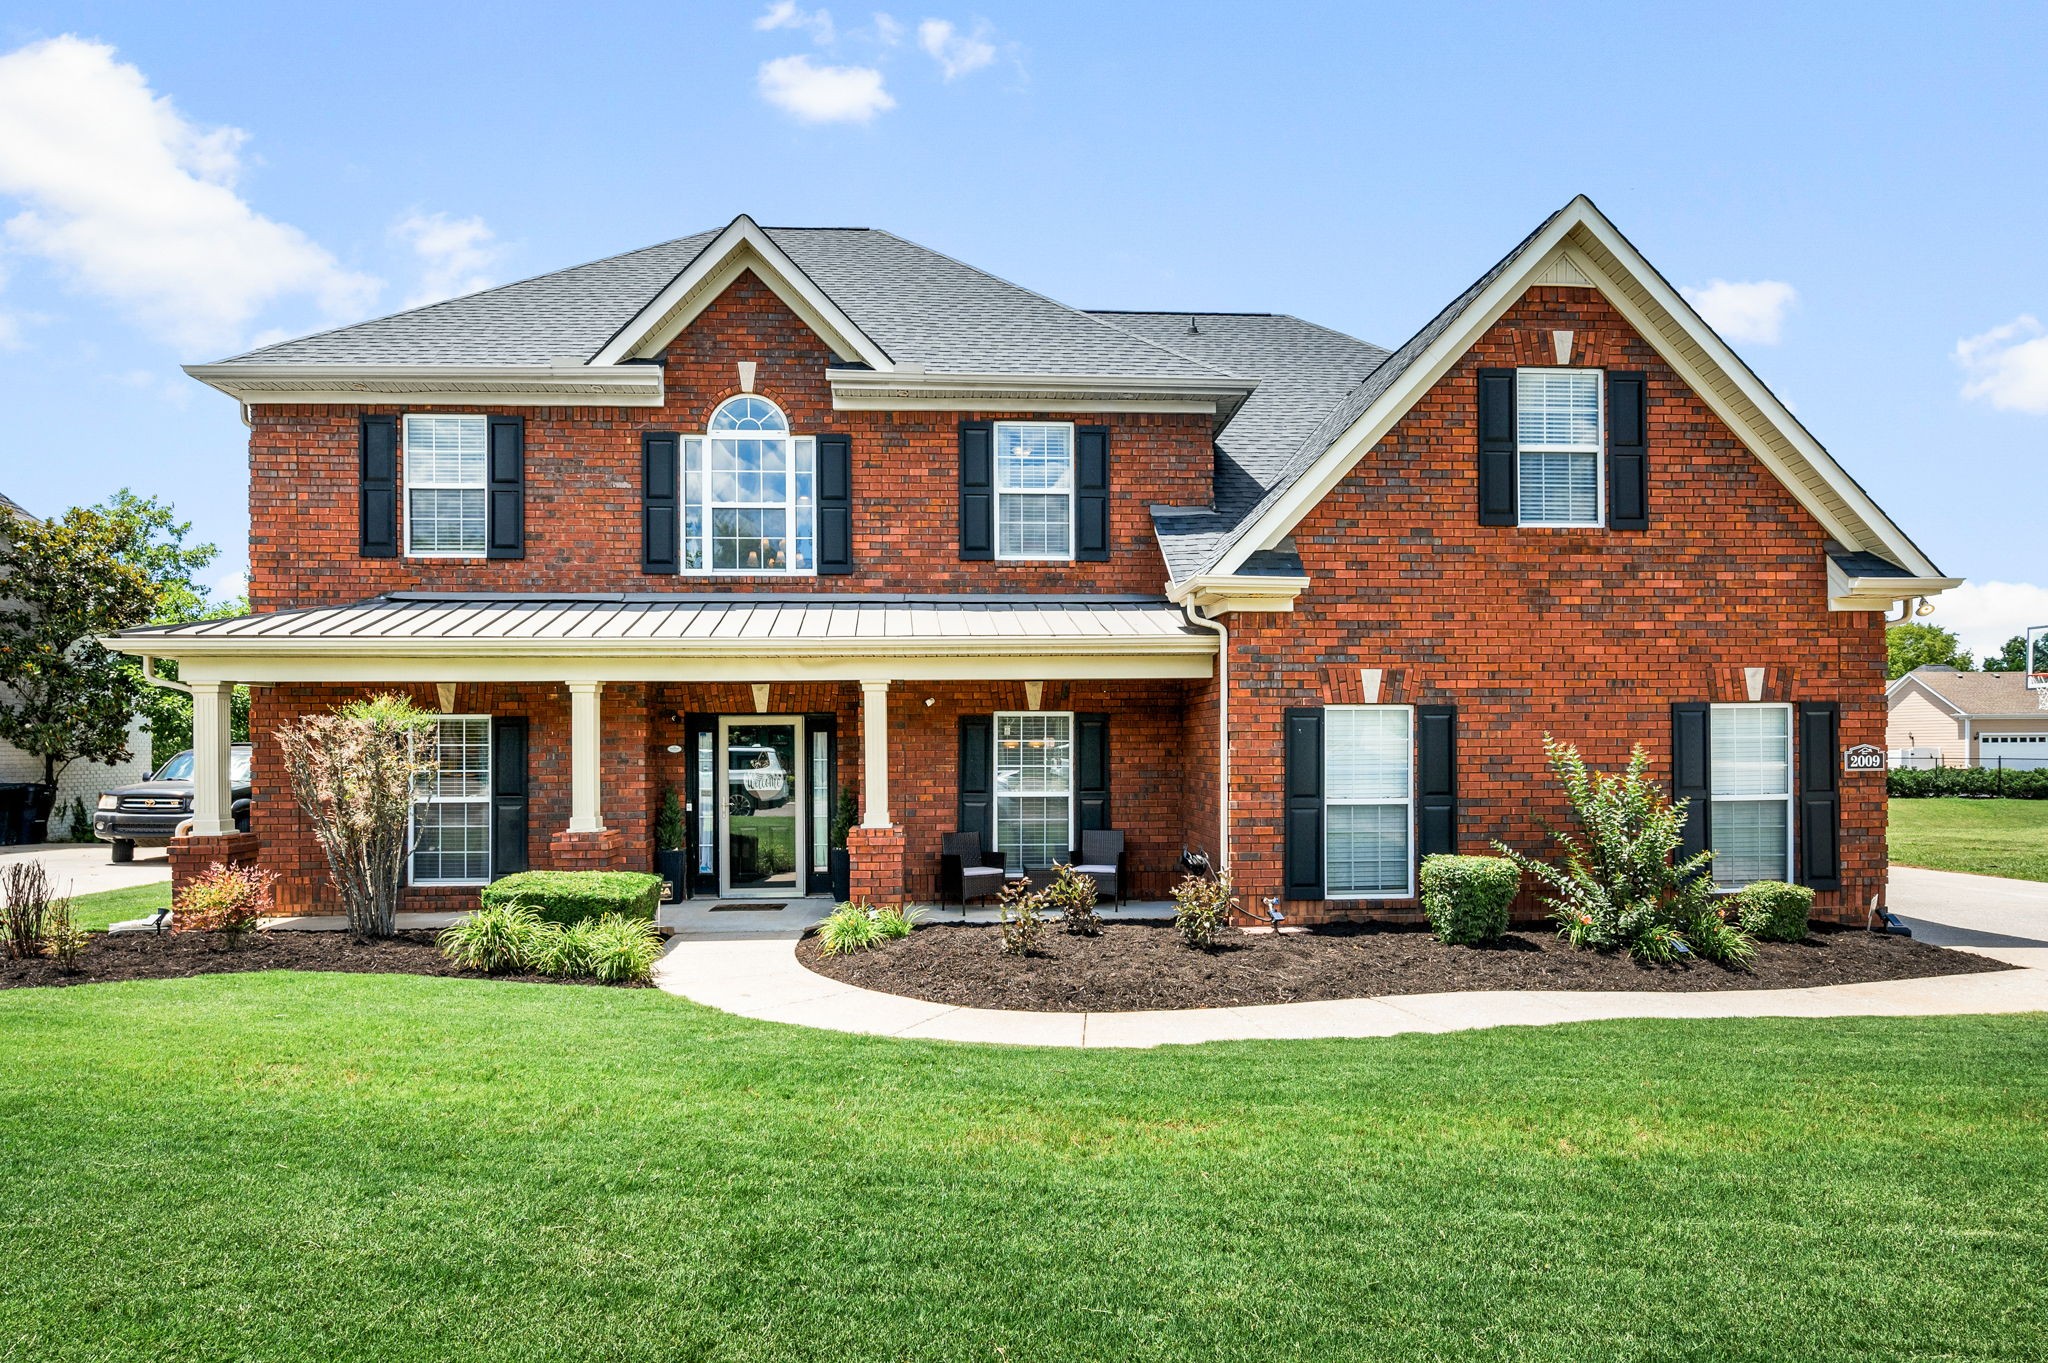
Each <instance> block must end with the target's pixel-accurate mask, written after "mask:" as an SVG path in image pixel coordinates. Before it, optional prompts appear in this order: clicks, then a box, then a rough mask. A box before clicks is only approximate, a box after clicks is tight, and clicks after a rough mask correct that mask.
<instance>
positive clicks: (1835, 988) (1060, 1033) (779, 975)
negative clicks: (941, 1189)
mask: <svg viewBox="0 0 2048 1363" xmlns="http://www.w3.org/2000/svg"><path fill="white" fill-rule="evenodd" d="M1890 903H1891V908H1892V910H1893V911H1894V912H1895V913H1897V914H1899V915H1900V916H1901V917H1903V918H1905V919H1907V920H1908V921H1909V922H1911V923H1912V924H1913V925H1914V931H1915V935H1916V936H1919V937H1922V938H1924V939H1925V940H1927V941H1929V942H1934V943H1936V944H1937V945H1943V946H1954V947H1956V948H1957V949H1959V950H1963V951H1971V952H1975V953H1977V954H1979V955H1984V956H1989V957H1992V958H1993V959H1995V960H2001V961H2006V962H2009V963H2011V964H2013V965H2017V966H2021V967H2024V968H2023V969H2019V970H2009V971H2000V972H1997V973H1995V974H1988V975H1951V976H1945V977H1941V978H1936V979H1925V980H1886V981H1881V982H1878V983H1873V984H1838V985H1827V986H1823V987H1820V988H1815V989H1755V990H1728V991H1720V992H1715V993H1699V994H1643V993H1627V992H1621V991H1590V990H1586V991H1568V990H1514V991H1473V992H1467V993H1452V994H1404V995H1398V996H1391V997H1384V998H1374V999H1340V1000H1333V1001H1330V1002H1323V1003H1278V1004H1266V1005H1261V1006H1258V1007H1251V1008H1202V1009H1180V1010H1172V1011H1155V1012H1136V1013H1027V1012H1017V1011H1010V1010H1003V1009H992V1008H956V1007H953V1006H951V1005H949V1004H942V1003H927V1002H924V1001H923V1000H919V999H907V998H903V997H900V996H898V995H894V994H880V993H876V992H874V991H873V990H868V989H857V988H855V987H853V986H852V985H847V984H841V983H840V982H839V981H837V980H831V979H827V978H826V977H824V976H823V975H818V974H815V973H813V972H811V971H809V970H806V969H805V968H804V967H803V966H801V965H799V964H798V963H797V959H796V940H797V938H798V937H799V936H800V935H801V931H800V930H784V931H782V932H780V933H777V934H773V935H770V934H765V933H754V934H749V935H747V936H744V937H740V936H723V935H721V936H712V937H698V936H691V935H687V934H685V935H681V936H678V937H677V938H676V939H675V941H674V942H673V943H672V944H671V946H670V948H669V950H668V953H667V955H665V956H664V957H663V958H662V960H661V962H660V964H659V965H657V966H656V967H655V983H656V984H657V985H659V986H660V987H661V988H662V989H664V990H666V991H668V992H669V993H671V994H677V995H681V996H682V997H684V998H688V999H692V1000H694V1001H696V1002H698V1003H702V1004H706V1005H709V1006H710V1007H713V1008H720V1009H723V1010H725V1011H726V1012H728V1013H736V1014H738V1015H740V1016H741V1017H750V1018H759V1019H762V1020H764V1021H768V1022H786V1023H794V1024H796V1025H799V1026H805V1027H820V1028H826V1029H829V1030H833V1031H841V1032H863V1033H869V1034H874V1035H884V1036H904V1037H923V1038H927V1039H931V1040H940V1041H980V1042H999V1043H1003V1044H1008V1045H1019V1046H1124V1047H1129V1046H1162V1045H1176V1044H1191V1043H1196V1042H1204V1041H1255V1040H1264V1039H1279V1038H1307V1037H1363V1036H1393V1035H1395V1034H1397V1033H1401V1032H1450V1031H1460V1030H1464V1029H1467V1028H1474V1027H1502V1026H1531V1025H1541V1024H1546V1023H1555V1022H1588V1021H1593V1020H1595V1019H1601V1018H1659V1017H1661V1018H1733V1017H1852V1016H1874V1017H1917V1016H1927V1015H1933V1014H1946V1013H2021V1012H2036V1011H2043V1010H2048V885H2040V884H2033V883H2031V882H2026V881H2015V880H1997V879H1993V878H1991V877H1988V876H1959V875H1951V874H1947V873H1945V872H1940V871H1915V870H1909V869H1907V868H1904V867H1901V868H1899V869H1898V870H1896V871H1894V872H1893V873H1892V882H1891V894H1890Z"/></svg>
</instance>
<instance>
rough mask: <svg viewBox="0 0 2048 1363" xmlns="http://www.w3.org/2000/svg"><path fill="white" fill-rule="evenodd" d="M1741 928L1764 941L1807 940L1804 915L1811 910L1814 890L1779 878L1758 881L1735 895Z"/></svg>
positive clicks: (1736, 910) (1807, 914)
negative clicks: (1788, 883)
mask: <svg viewBox="0 0 2048 1363" xmlns="http://www.w3.org/2000/svg"><path fill="white" fill-rule="evenodd" d="M1734 902H1735V912H1736V914H1737V917H1738V918H1739V920H1740V922H1741V924H1742V930H1743V931H1744V932H1746V933H1748V934H1750V935H1751V936H1752V937H1759V938H1762V939H1763V940H1764V941H1766V942H1801V941H1804V940H1806V922H1807V918H1808V917H1809V916H1810V915H1811V914H1812V912H1813V890H1812V889H1811V888H1810V887H1809V886H1805V885H1787V884H1786V883H1785V882H1784V881H1782V880H1759V881H1757V882H1756V883H1755V884H1753V885H1751V886H1749V887H1748V888H1747V889H1745V890H1743V891H1742V892H1741V893H1740V894H1738V895H1736V896H1735V900H1734Z"/></svg>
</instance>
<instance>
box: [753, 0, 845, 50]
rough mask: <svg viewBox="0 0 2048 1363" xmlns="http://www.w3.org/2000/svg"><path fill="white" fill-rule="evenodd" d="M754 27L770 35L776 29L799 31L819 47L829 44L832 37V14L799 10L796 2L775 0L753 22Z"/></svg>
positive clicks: (792, 0)
mask: <svg viewBox="0 0 2048 1363" xmlns="http://www.w3.org/2000/svg"><path fill="white" fill-rule="evenodd" d="M754 27H755V28H757V29H759V30H760V31H761V32H763V33H772V32H774V31H775V30H776V29H778V28H794V29H800V30H802V31H803V32H806V33H808V34H810V35H811V41H812V42H814V43H817V44H818V45H819V46H821V47H822V46H825V45H827V44H829V43H830V42H831V41H832V39H833V36H834V30H833V28H832V12H831V11H830V10H824V9H815V10H805V9H799V8H798V7H797V4H796V0H775V3H774V4H772V5H770V6H768V8H767V9H766V10H764V11H763V12H762V14H761V17H760V18H758V19H756V20H754Z"/></svg>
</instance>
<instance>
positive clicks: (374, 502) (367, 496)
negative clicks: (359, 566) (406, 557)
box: [358, 416, 398, 558]
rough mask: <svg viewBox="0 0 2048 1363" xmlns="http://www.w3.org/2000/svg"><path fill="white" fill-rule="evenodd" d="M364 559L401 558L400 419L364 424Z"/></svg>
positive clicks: (369, 418)
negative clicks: (399, 513) (399, 556)
mask: <svg viewBox="0 0 2048 1363" xmlns="http://www.w3.org/2000/svg"><path fill="white" fill-rule="evenodd" d="M360 430H361V437H360V439H361V445H360V448H361V451H362V457H361V459H360V461H359V469H358V479H359V482H360V484H361V489H362V494H361V504H362V555H363V557H364V558H397V557H398V418H397V417H395V416H366V417H364V418H363V419H362V423H361V428H360Z"/></svg>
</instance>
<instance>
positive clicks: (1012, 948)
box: [996, 880, 1049, 956]
mask: <svg viewBox="0 0 2048 1363" xmlns="http://www.w3.org/2000/svg"><path fill="white" fill-rule="evenodd" d="M1045 909H1046V900H1045V891H1044V890H1034V889H1032V888H1031V882H1030V881H1028V880H1012V881H1009V882H1007V883H1005V884H1004V886H1003V889H1002V893H1001V894H1000V895H999V896H997V901H996V912H997V913H998V914H999V915H1000V916H1001V918H1002V934H1003V954H1004V955H1006V956H1029V955H1031V954H1032V953H1033V952H1035V951H1038V950H1040V949H1041V948H1043V947H1044V945H1045V934H1046V930H1047V927H1048V924H1049V920H1048V919H1047V918H1046V916H1045Z"/></svg>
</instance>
